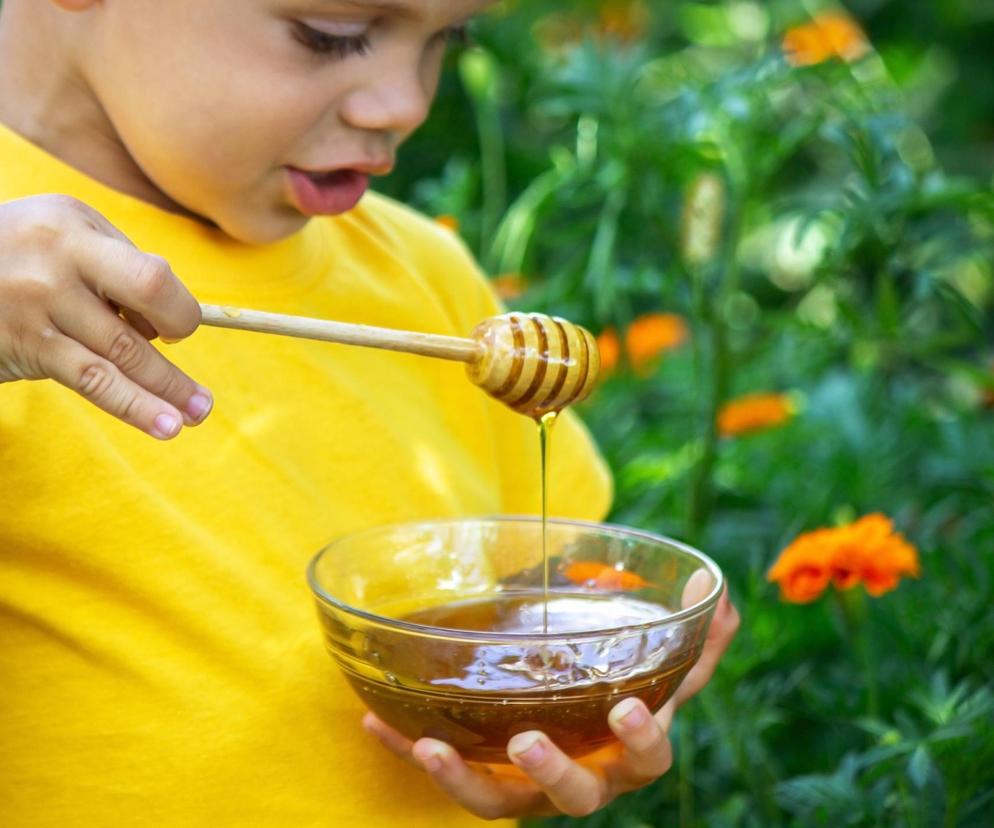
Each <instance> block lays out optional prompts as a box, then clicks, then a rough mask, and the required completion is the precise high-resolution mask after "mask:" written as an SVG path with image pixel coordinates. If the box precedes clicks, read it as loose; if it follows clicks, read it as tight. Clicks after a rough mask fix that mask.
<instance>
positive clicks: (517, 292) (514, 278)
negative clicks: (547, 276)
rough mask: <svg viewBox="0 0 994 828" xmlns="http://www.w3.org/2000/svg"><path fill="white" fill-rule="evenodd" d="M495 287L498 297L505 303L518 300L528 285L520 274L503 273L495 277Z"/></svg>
mask: <svg viewBox="0 0 994 828" xmlns="http://www.w3.org/2000/svg"><path fill="white" fill-rule="evenodd" d="M493 285H494V290H496V291H497V295H498V296H499V297H500V298H501V299H503V300H504V301H505V302H508V301H510V300H512V299H517V298H518V297H519V296H521V294H522V293H524V292H525V290H526V289H527V287H528V283H527V282H526V281H525V278H524V277H523V276H522V275H521V274H520V273H502V274H501V275H500V276H496V277H494V280H493Z"/></svg>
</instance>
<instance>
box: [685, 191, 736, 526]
mask: <svg viewBox="0 0 994 828" xmlns="http://www.w3.org/2000/svg"><path fill="white" fill-rule="evenodd" d="M730 207H731V205H730ZM730 211H731V212H732V220H731V222H730V223H729V233H728V238H727V240H726V242H725V247H724V249H725V255H724V261H723V262H722V274H721V278H720V281H719V285H718V290H717V291H716V295H715V296H714V298H713V299H712V301H711V302H710V303H709V302H708V298H709V297H708V296H707V292H706V290H705V287H704V274H703V272H702V271H701V268H695V269H694V274H693V275H694V300H695V302H694V304H695V308H694V315H695V317H696V321H697V323H698V328H699V329H704V328H705V327H706V329H707V330H708V333H709V335H710V336H709V339H710V343H709V344H710V347H709V349H708V353H707V356H708V357H709V359H708V363H709V364H708V375H709V379H710V382H709V385H708V389H707V391H706V394H707V399H706V402H705V404H704V406H703V409H704V411H703V416H704V418H705V420H704V421H705V426H704V435H703V451H702V453H701V459H700V462H699V463H698V464H697V468H696V469H695V471H694V476H693V479H692V482H691V488H690V508H689V513H688V518H687V535H688V539H689V541H690V542H691V543H693V544H698V545H699V544H700V543H701V541H702V540H703V535H704V528H705V526H707V523H708V520H709V519H710V517H711V509H712V506H713V502H714V468H715V465H716V464H717V462H718V440H719V436H720V435H719V434H718V414H719V413H720V411H721V407H722V406H723V405H724V403H725V400H726V399H727V398H728V392H729V385H730V379H731V375H732V367H733V366H732V362H733V359H732V354H731V351H730V349H729V347H728V327H727V325H726V322H725V318H724V312H725V307H726V299H727V297H728V295H729V293H730V292H731V291H732V290H733V289H734V288H735V286H736V285H737V283H738V264H737V261H736V256H737V252H738V247H739V233H740V211H739V210H736V209H734V207H732V208H731V210H730ZM694 347H695V363H696V364H697V366H698V367H702V364H703V362H704V361H705V360H704V352H703V349H702V346H701V344H700V343H699V342H697V339H696V338H695V345H694Z"/></svg>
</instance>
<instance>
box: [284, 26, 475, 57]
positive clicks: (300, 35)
mask: <svg viewBox="0 0 994 828" xmlns="http://www.w3.org/2000/svg"><path fill="white" fill-rule="evenodd" d="M293 33H294V37H295V38H296V39H297V40H298V41H299V42H300V43H301V44H303V46H304V47H306V48H307V49H309V50H310V51H312V52H314V53H316V54H319V55H327V56H328V57H330V58H332V59H334V60H344V59H345V58H347V57H351V56H352V55H359V56H360V57H361V56H362V55H365V54H368V53H369V50H370V48H371V44H370V42H369V37H368V36H367V35H332V34H328V33H327V32H322V31H318V30H317V29H315V28H312V27H311V26H308V25H307V24H306V23H301V22H300V21H295V22H294V24H293ZM440 37H441V38H443V39H444V40H445V42H447V43H457V44H459V45H460V46H469V45H472V43H473V39H472V36H471V35H470V33H469V31H468V28H467V27H466V26H453V27H451V28H449V29H446V30H445V31H444V32H442V33H441V35H440Z"/></svg>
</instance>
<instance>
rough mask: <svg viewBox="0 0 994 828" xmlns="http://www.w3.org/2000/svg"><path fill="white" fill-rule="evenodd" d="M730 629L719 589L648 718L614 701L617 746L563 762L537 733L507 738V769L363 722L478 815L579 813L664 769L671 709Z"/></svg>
mask: <svg viewBox="0 0 994 828" xmlns="http://www.w3.org/2000/svg"><path fill="white" fill-rule="evenodd" d="M738 627H739V614H738V612H737V611H736V609H735V607H734V606H733V605H732V603H731V602H730V601H729V600H728V592H727V590H726V591H725V593H723V594H722V596H721V599H720V600H719V602H718V607H717V609H716V610H715V614H714V619H713V620H712V622H711V628H710V630H709V631H708V637H707V641H706V642H705V644H704V651H703V652H702V653H701V658H700V660H699V661H698V662H697V664H695V665H694V668H693V669H692V670H691V671H690V672H689V673H688V674H687V677H686V678H685V679H684V680H683V683H682V684H681V685H680V687H679V688H678V689H677V692H676V694H675V695H674V696H673V698H672V699H670V700H669V701H668V702H667V703H666V704H665V705H664V706H663V708H662V709H661V710H660V711H659V712H658V713H656V715H655V716H652V715H650V713H649V711H648V709H646V707H645V705H643V704H642V703H641V702H640V701H638V700H635V699H627V700H625V701H623V702H621V703H619V704H618V705H616V706H615V708H614V709H613V710H612V711H611V713H610V714H609V715H608V723H609V724H610V726H611V730H613V731H614V733H615V735H616V736H617V737H618V739H619V740H620V744H616V745H612V746H609V747H607V748H603V749H601V750H599V751H597V752H596V753H594V754H592V755H591V756H586V757H584V758H583V759H581V760H579V761H575V760H573V759H570V758H569V757H568V756H566V755H565V754H564V753H562V751H560V750H559V748H557V747H556V746H555V745H554V744H553V743H552V742H551V741H550V740H549V739H548V737H546V736H545V735H544V734H541V733H538V732H537V731H531V732H528V733H519V734H518V735H517V736H515V737H514V738H513V739H511V741H510V742H509V743H508V757H509V758H510V759H511V761H512V762H513V763H514V765H515V767H512V768H509V767H506V766H499V765H489V766H480V765H476V766H470V765H469V764H467V763H466V762H464V761H463V760H462V758H461V757H460V756H459V754H458V753H456V751H455V750H454V749H453V748H452V747H450V746H449V745H447V744H445V742H440V741H438V740H436V739H419V740H418V741H417V742H411V741H410V740H409V739H406V738H405V737H404V736H402V735H401V734H399V733H398V732H397V731H395V730H393V729H392V728H390V727H388V726H387V725H385V724H384V723H383V722H381V721H380V720H379V719H378V718H376V716H374V715H373V714H372V713H367V714H366V716H365V717H364V719H363V726H364V727H365V728H366V729H367V730H368V731H370V732H371V733H372V734H373V735H375V736H376V737H377V738H378V739H379V740H380V741H381V742H382V743H383V744H384V745H385V746H386V747H387V748H388V749H389V750H391V751H392V752H393V753H395V754H397V755H398V756H400V757H401V758H403V759H406V760H407V761H409V762H411V763H412V764H414V765H415V766H416V767H418V768H421V769H423V770H425V771H427V772H428V774H429V775H430V776H431V778H432V779H433V781H434V782H435V784H436V785H438V786H439V787H440V788H441V789H442V790H443V791H445V792H446V793H447V794H448V795H449V796H451V797H452V798H453V799H454V800H456V802H458V803H459V804H460V805H462V806H463V807H464V808H465V809H466V810H468V811H470V812H472V813H473V814H476V815H477V816H479V817H482V818H483V819H500V818H518V817H526V816H551V815H557V814H567V815H569V816H575V817H578V816H585V815H587V814H590V813H593V812H594V811H596V810H599V809H600V808H603V807H604V806H605V805H607V804H608V803H609V802H610V801H611V800H613V799H614V798H615V797H616V796H618V795H619V794H622V793H626V792H628V791H633V790H635V789H636V788H641V787H643V786H644V785H647V784H649V783H650V782H653V781H654V780H656V779H657V778H659V777H660V776H662V775H663V774H664V773H666V771H667V770H669V767H670V764H671V763H672V751H671V749H670V741H669V730H670V724H671V722H672V720H673V714H674V713H675V712H676V709H677V708H678V707H679V706H680V705H681V704H683V703H684V702H685V701H687V699H689V698H690V697H691V696H693V695H694V694H695V693H697V691H698V690H700V689H701V688H702V687H704V685H705V684H707V682H708V681H709V679H710V678H711V675H712V674H713V673H714V670H715V667H716V666H717V664H718V660H719V659H720V658H721V655H722V654H723V653H724V652H725V650H726V649H727V648H728V645H729V644H730V643H731V641H732V638H733V637H734V636H735V632H736V630H737V629H738ZM626 714H627V716H626Z"/></svg>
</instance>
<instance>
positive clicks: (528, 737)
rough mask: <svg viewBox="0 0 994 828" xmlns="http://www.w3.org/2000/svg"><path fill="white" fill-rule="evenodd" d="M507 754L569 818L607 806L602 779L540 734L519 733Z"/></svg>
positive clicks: (508, 747) (535, 732)
mask: <svg viewBox="0 0 994 828" xmlns="http://www.w3.org/2000/svg"><path fill="white" fill-rule="evenodd" d="M507 755H508V757H510V759H511V761H512V762H513V763H514V764H515V766H517V767H518V768H520V769H521V770H522V771H524V773H525V774H527V776H528V777H529V778H530V779H531V780H532V781H533V782H534V783H535V784H536V785H537V786H538V787H539V788H540V789H541V790H542V791H544V792H545V795H546V796H547V797H548V798H549V801H550V802H551V803H552V804H553V805H554V806H555V807H557V808H558V809H559V810H560V811H562V813H564V814H567V815H568V816H574V817H580V816H586V815H588V814H592V813H593V812H594V811H596V810H597V809H598V808H601V807H602V806H603V805H605V804H606V803H607V781H606V780H605V778H604V777H603V776H602V775H600V774H598V773H595V772H594V771H592V770H590V769H589V768H587V767H584V766H583V765H581V764H580V763H579V762H575V761H574V760H572V759H571V758H570V757H569V756H567V755H566V754H565V753H563V752H562V751H561V750H560V749H559V748H558V747H556V746H555V745H554V744H553V743H552V741H551V740H550V739H549V738H548V737H547V736H546V735H545V734H543V733H539V732H538V731H528V732H526V733H519V734H518V735H517V736H515V737H514V738H513V739H511V741H510V742H509V743H508V746H507Z"/></svg>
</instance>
